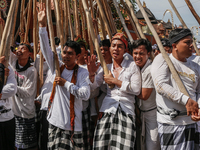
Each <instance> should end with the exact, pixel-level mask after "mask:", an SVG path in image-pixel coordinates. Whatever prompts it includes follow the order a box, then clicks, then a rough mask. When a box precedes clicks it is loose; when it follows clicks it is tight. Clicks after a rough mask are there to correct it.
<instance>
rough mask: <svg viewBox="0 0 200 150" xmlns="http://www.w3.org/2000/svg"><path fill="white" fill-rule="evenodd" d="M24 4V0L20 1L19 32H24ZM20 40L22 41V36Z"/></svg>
mask: <svg viewBox="0 0 200 150" xmlns="http://www.w3.org/2000/svg"><path fill="white" fill-rule="evenodd" d="M24 5H25V0H22V1H21V9H20V32H21V33H23V32H24V15H23V14H24ZM20 42H24V37H23V36H21V37H20Z"/></svg>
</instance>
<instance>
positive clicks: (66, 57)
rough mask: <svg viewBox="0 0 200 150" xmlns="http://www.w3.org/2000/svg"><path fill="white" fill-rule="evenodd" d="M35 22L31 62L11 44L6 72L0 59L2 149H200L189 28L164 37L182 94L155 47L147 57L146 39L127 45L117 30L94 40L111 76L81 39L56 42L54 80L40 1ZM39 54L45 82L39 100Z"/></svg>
mask: <svg viewBox="0 0 200 150" xmlns="http://www.w3.org/2000/svg"><path fill="white" fill-rule="evenodd" d="M38 22H39V40H40V42H39V44H38V45H39V48H38V49H39V51H38V54H37V58H36V59H35V62H32V60H31V56H32V54H33V49H32V47H31V46H30V45H29V44H28V43H20V44H19V45H18V46H16V47H14V48H13V47H12V49H11V52H10V60H9V66H8V68H5V66H6V60H5V57H4V56H3V57H1V58H0V91H1V94H0V98H1V99H0V150H14V149H15V150H22V149H26V150H36V149H40V150H47V149H48V150H64V149H66V150H90V149H94V150H129V149H130V150H133V149H135V150H140V149H141V150H160V149H162V150H199V149H200V129H199V128H200V124H199V122H198V121H200V66H199V65H200V56H196V55H194V54H193V52H194V47H193V44H192V43H193V35H192V33H191V31H190V30H189V29H175V30H172V31H171V32H170V35H169V39H162V44H163V46H164V48H165V50H166V52H167V53H169V58H170V59H171V61H172V63H173V65H174V67H175V69H176V70H177V73H178V74H179V77H180V78H181V81H182V82H183V84H184V86H185V88H186V90H187V92H188V94H189V96H187V95H185V94H183V93H181V92H180V89H179V87H178V85H177V83H176V82H175V80H174V78H173V76H172V74H171V72H170V69H169V66H168V65H167V63H166V61H165V60H164V58H163V56H162V54H159V53H160V52H159V48H154V47H153V49H155V51H154V54H155V55H156V57H155V58H154V60H151V59H150V56H151V53H152V45H151V43H150V42H149V41H148V40H146V39H138V40H136V41H134V43H133V44H129V43H128V40H127V38H126V37H125V36H124V35H123V34H122V33H116V34H115V35H113V37H112V39H105V40H102V41H100V43H99V45H100V50H101V53H102V55H103V57H104V60H105V62H106V64H107V67H108V69H109V70H110V71H109V73H108V74H104V69H103V67H102V66H101V64H100V62H99V61H98V60H97V56H96V55H93V54H92V55H91V56H90V54H89V52H88V48H87V45H86V42H85V41H84V40H83V39H81V38H80V37H78V38H76V39H75V41H71V40H69V41H67V42H66V43H65V44H64V46H63V47H64V48H63V51H62V52H61V46H59V39H58V38H55V42H56V43H57V44H56V45H57V52H58V56H59V66H60V68H59V69H60V70H59V71H60V77H58V76H57V72H58V70H57V68H56V67H55V57H54V53H53V52H52V50H51V48H50V44H49V38H48V33H47V29H46V27H47V22H46V10H45V7H44V5H42V4H40V10H38ZM41 53H42V54H43V56H44V63H43V79H44V84H43V86H42V87H41V89H39V95H38V96H36V93H37V81H38V80H37V78H38V72H39V60H40V54H41ZM4 76H5V77H6V78H5V77H4ZM4 83H5V85H4Z"/></svg>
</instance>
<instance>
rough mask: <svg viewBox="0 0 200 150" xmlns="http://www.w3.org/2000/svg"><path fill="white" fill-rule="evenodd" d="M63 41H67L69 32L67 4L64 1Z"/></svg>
mask: <svg viewBox="0 0 200 150" xmlns="http://www.w3.org/2000/svg"><path fill="white" fill-rule="evenodd" d="M64 18H65V19H64V20H65V22H64V35H65V36H64V41H67V39H68V31H69V21H68V11H67V2H66V0H64Z"/></svg>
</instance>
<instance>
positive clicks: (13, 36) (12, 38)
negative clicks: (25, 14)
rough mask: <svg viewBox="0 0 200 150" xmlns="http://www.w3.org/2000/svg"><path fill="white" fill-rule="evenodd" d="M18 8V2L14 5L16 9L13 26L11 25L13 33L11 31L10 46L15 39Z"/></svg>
mask: <svg viewBox="0 0 200 150" xmlns="http://www.w3.org/2000/svg"><path fill="white" fill-rule="evenodd" d="M18 7H19V1H17V3H16V8H15V13H14V14H15V15H14V25H13V31H12V37H11V45H13V44H14V43H15V41H14V38H15V26H16V21H17V13H18Z"/></svg>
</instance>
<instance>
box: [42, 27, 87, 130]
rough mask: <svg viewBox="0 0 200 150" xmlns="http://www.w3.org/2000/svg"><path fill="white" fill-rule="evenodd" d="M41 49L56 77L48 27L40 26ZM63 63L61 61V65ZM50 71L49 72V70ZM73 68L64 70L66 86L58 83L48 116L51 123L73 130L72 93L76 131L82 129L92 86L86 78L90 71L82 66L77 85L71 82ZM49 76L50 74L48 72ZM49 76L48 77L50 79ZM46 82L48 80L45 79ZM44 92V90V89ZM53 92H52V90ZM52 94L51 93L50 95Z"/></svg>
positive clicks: (51, 82)
mask: <svg viewBox="0 0 200 150" xmlns="http://www.w3.org/2000/svg"><path fill="white" fill-rule="evenodd" d="M39 36H40V44H41V51H42V53H43V55H44V58H45V59H46V61H47V64H48V66H49V68H50V73H51V74H52V75H50V78H53V77H52V76H54V78H55V69H54V68H55V67H54V66H55V65H54V60H53V53H52V51H51V48H50V47H49V43H48V41H49V40H48V35H47V31H46V27H44V28H39ZM62 64H63V63H62V62H60V65H62ZM48 73H49V72H48ZM72 75H73V70H67V69H66V68H65V69H64V70H63V72H62V74H61V77H62V78H64V79H65V80H66V82H65V85H64V86H59V85H56V88H55V90H56V92H55V95H54V100H53V103H52V105H51V109H50V111H49V114H48V116H47V120H48V121H49V123H51V124H53V125H54V126H56V127H58V128H61V129H63V130H71V125H70V93H71V94H73V95H74V96H75V103H74V111H75V128H74V131H82V110H83V103H82V101H83V100H88V99H89V96H90V86H89V85H88V84H87V83H86V81H85V79H86V78H87V77H88V71H87V70H86V69H84V68H82V67H79V69H78V72H77V81H76V85H74V84H73V83H70V82H71V78H72ZM48 76H49V74H48ZM48 76H47V79H48ZM53 81H54V79H53V80H51V81H49V84H53ZM45 83H46V81H45ZM42 92H43V90H42ZM50 93H51V92H50ZM50 95H51V94H49V96H50Z"/></svg>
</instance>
